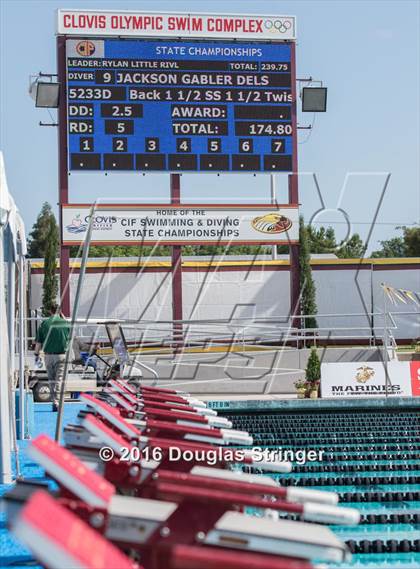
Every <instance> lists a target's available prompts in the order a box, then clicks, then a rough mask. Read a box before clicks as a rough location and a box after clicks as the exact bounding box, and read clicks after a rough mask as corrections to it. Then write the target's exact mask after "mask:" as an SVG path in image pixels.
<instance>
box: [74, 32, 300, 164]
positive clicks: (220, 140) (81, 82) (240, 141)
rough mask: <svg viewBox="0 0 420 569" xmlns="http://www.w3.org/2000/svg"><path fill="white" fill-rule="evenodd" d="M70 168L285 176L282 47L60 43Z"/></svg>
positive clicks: (287, 139) (286, 103) (285, 55)
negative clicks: (64, 64) (63, 53)
mask: <svg viewBox="0 0 420 569" xmlns="http://www.w3.org/2000/svg"><path fill="white" fill-rule="evenodd" d="M66 57H67V59H66V61H67V129H68V145H69V170H78V171H80V170H83V171H98V170H102V171H104V170H105V171H113V170H117V171H122V170H125V171H127V170H128V171H142V172H146V171H148V172H150V171H158V172H159V171H160V172H162V171H170V172H176V171H187V172H188V171H190V172H191V171H200V172H232V171H234V172H261V171H265V172H290V171H292V170H293V160H292V154H293V141H294V138H295V137H296V132H294V130H295V127H294V124H293V123H292V118H293V117H292V114H293V100H292V65H293V62H292V51H291V44H290V43H287V42H285V43H281V44H273V43H270V44H267V43H260V44H256V43H235V42H180V41H178V40H177V41H175V40H166V41H164V40H160V41H152V40H121V39H107V40H98V39H95V40H93V39H92V40H89V39H78V40H76V39H69V40H67V41H66Z"/></svg>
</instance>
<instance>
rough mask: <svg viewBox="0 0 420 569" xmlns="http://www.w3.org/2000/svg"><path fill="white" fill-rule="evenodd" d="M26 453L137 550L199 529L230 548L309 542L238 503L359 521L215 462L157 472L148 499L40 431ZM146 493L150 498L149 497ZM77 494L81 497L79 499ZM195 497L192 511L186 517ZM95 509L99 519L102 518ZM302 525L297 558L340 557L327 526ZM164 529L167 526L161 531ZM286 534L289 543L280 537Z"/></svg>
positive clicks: (189, 536)
mask: <svg viewBox="0 0 420 569" xmlns="http://www.w3.org/2000/svg"><path fill="white" fill-rule="evenodd" d="M28 452H29V454H30V455H31V456H32V457H33V458H35V459H36V460H37V461H38V462H39V464H41V465H42V466H44V468H46V470H47V472H49V474H50V475H52V476H53V477H54V478H55V480H56V481H57V482H58V483H59V484H60V486H61V487H62V488H64V489H65V493H64V497H63V498H62V503H63V504H66V505H68V507H70V508H72V509H73V510H74V511H77V513H78V514H79V515H81V516H82V517H84V518H85V519H87V520H89V521H90V522H91V523H92V520H95V525H96V527H97V528H98V529H99V528H100V529H101V530H102V531H103V532H104V533H105V535H106V537H108V538H109V539H111V540H112V541H115V542H116V543H118V544H119V545H121V546H130V547H132V548H135V549H140V550H141V551H146V552H147V551H149V549H150V547H151V546H152V544H153V547H155V548H157V547H163V546H165V543H166V542H167V539H166V538H167V537H168V536H169V535H171V536H172V537H171V540H170V541H171V543H173V542H174V541H175V542H176V543H186V544H191V543H194V542H195V541H196V539H197V536H198V535H202V536H203V538H202V539H201V540H200V541H202V543H207V544H211V545H215V546H218V547H220V546H223V547H227V548H235V547H237V545H238V544H239V543H242V546H241V547H240V549H246V550H249V551H255V552H258V551H260V552H263V553H267V554H268V553H270V554H279V555H300V553H299V551H300V550H301V547H302V540H303V542H304V543H306V539H307V537H302V536H301V537H300V538H299V540H300V541H299V544H297V542H296V538H295V542H294V540H293V539H291V537H292V534H293V531H292V530H293V529H294V530H295V531H297V530H298V528H297V526H298V525H299V526H302V524H299V523H298V522H290V521H285V520H283V521H281V522H278V521H273V520H263V519H261V518H255V517H250V516H246V515H244V514H242V513H239V512H237V513H236V514H237V515H234V514H235V512H233V511H230V509H231V508H238V507H240V508H242V507H243V506H252V507H256V508H260V509H262V510H264V509H269V510H271V511H282V512H288V513H293V514H297V515H299V516H301V517H302V518H304V519H308V520H311V521H322V522H325V523H339V524H344V523H352V524H353V523H357V521H358V520H357V519H355V516H356V514H357V515H358V512H355V511H354V510H351V509H347V508H337V507H332V506H327V505H320V504H310V503H306V504H298V503H292V502H287V501H285V500H284V498H287V497H288V493H287V492H288V489H286V488H280V487H276V486H274V487H273V486H270V485H267V484H264V483H258V484H252V483H249V482H243V481H241V480H240V478H241V475H237V474H235V473H233V472H226V477H225V478H224V477H223V474H224V473H223V471H219V472H218V474H217V476H216V477H214V476H211V471H212V469H203V470H204V472H200V471H199V470H198V469H197V470H196V472H195V473H193V474H184V473H173V472H171V471H161V472H159V473H158V475H157V476H152V477H151V478H149V479H148V480H146V481H145V482H144V483H143V484H142V485H141V487H140V490H142V491H141V492H140V494H141V495H143V496H147V498H146V499H145V498H131V497H128V496H117V495H116V492H115V489H114V488H113V487H112V485H110V484H109V483H108V482H106V481H105V480H104V479H102V478H101V477H100V476H98V475H97V474H95V473H94V472H92V471H90V470H89V469H87V468H86V467H85V466H84V465H83V463H81V462H80V461H79V460H78V459H77V458H76V457H72V455H71V453H69V451H67V450H66V449H63V448H62V447H60V446H59V445H57V443H55V442H53V441H52V440H51V439H49V438H48V437H46V436H41V437H38V438H37V439H36V440H35V441H34V443H33V445H32V446H31V447H30V449H29V451H28ZM209 471H210V472H209ZM238 478H239V480H238ZM95 486H97V487H98V491H97V492H96V493H92V491H91V490H92V488H93V487H95ZM69 491H70V492H71V494H72V496H70V498H67V496H66V492H69ZM303 494H304V492H303ZM85 497H86V502H87V503H86V504H85V503H84V501H85ZM151 497H152V498H154V499H153V500H150V498H151ZM74 498H77V499H79V500H83V501H82V503H80V504H77V502H76V501H75V499H74ZM98 503H99V509H98V507H97V505H98ZM192 504H194V511H195V514H194V517H191V506H192ZM95 506H96V511H95ZM98 516H99V517H100V519H101V523H100V524H99V522H98V520H99V517H98ZM303 526H307V527H306V529H307V530H308V531H309V529H310V534H308V535H310V537H311V540H310V543H309V545H308V544H307V543H306V545H307V553H304V554H301V556H302V557H306V558H309V559H311V558H314V557H317V558H320V559H322V558H323V559H325V560H337V559H338V558H339V557H340V556H337V555H338V551H337V549H336V547H337V546H338V544H340V546H341V547H343V546H342V544H341V543H340V542H339V541H338V540H336V541H335V542H334V540H332V541H331V539H330V546H329V552H328V554H327V553H326V551H324V553H322V551H323V549H324V548H323V546H322V544H323V540H324V539H326V537H327V534H328V535H329V534H331V535H329V537H330V538H332V537H333V534H332V533H331V532H330V531H329V530H327V529H326V528H322V527H319V526H315V525H312V526H309V525H307V524H303ZM163 528H166V530H163ZM235 528H242V530H241V531H240V532H239V533H241V534H242V537H241V538H240V539H242V542H241V541H240V540H239V537H233V534H235V533H238V532H237V529H235ZM324 530H326V531H324ZM284 531H286V534H284ZM167 532H169V533H168V535H166V536H165V534H166V533H167ZM232 532H233V533H232ZM255 532H256V534H258V532H260V537H261V540H260V542H258V540H257V541H255V540H254V541H255V543H252V542H251V541H250V536H252V535H254V534H255ZM231 533H232V535H231ZM230 535H231V537H229V536H230ZM284 535H287V536H288V538H287V540H288V543H287V544H285V543H284ZM296 535H297V534H296ZM162 537H164V538H165V539H162ZM245 537H246V540H245ZM238 540H239V541H238ZM244 540H245V541H244ZM235 543H236V545H235ZM245 543H246V544H247V545H246V547H245V546H244V544H245ZM321 550H322V551H321ZM343 551H345V549H344V550H343V549H342V550H341V558H342V555H343ZM332 552H334V553H332Z"/></svg>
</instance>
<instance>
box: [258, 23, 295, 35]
mask: <svg viewBox="0 0 420 569" xmlns="http://www.w3.org/2000/svg"><path fill="white" fill-rule="evenodd" d="M264 27H265V29H266V30H268V31H269V32H271V33H273V34H285V33H286V32H288V31H289V30H290V29H291V27H292V22H291V21H290V20H286V19H276V20H272V19H270V20H265V21H264Z"/></svg>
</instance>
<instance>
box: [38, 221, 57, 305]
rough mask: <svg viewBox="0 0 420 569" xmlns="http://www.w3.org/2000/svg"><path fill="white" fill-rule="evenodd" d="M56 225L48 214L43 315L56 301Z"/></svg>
mask: <svg viewBox="0 0 420 569" xmlns="http://www.w3.org/2000/svg"><path fill="white" fill-rule="evenodd" d="M58 240H59V239H58V227H57V222H56V221H55V217H54V216H53V215H51V216H50V219H49V221H48V229H47V233H46V248H45V256H44V282H43V284H42V312H43V314H44V316H48V315H49V313H50V308H51V304H52V303H54V302H56V299H57V293H58V281H57V275H56V268H57V253H58Z"/></svg>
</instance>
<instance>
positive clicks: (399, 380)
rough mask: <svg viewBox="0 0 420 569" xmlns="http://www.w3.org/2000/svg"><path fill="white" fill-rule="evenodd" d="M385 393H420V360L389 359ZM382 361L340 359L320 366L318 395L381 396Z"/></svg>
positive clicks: (406, 395)
mask: <svg viewBox="0 0 420 569" xmlns="http://www.w3.org/2000/svg"><path fill="white" fill-rule="evenodd" d="M388 376H389V384H388V396H402V397H411V396H420V362H400V361H391V362H388ZM385 395H386V386H385V366H384V364H383V363H382V362H343V363H323V364H322V365H321V396H322V397H334V398H346V397H348V398H351V399H353V398H359V397H384V396H385Z"/></svg>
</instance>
